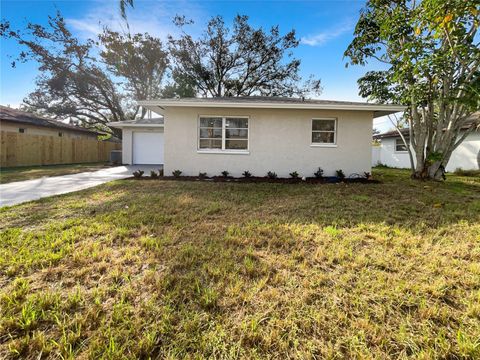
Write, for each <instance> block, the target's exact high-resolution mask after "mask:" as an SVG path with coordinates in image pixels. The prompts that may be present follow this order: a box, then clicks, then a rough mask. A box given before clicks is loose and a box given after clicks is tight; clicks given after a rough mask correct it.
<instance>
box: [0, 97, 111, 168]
mask: <svg viewBox="0 0 480 360" xmlns="http://www.w3.org/2000/svg"><path fill="white" fill-rule="evenodd" d="M99 135H102V134H100V133H97V132H96V131H92V130H89V129H85V128H82V127H79V126H74V125H70V124H65V123H63V122H60V121H56V120H52V119H48V118H45V117H41V116H38V115H35V114H32V113H29V112H26V111H21V110H17V109H12V108H9V107H6V106H0V166H1V167H17V166H35V165H57V164H73V163H88V162H98V161H107V160H109V158H110V153H111V151H112V150H118V149H120V142H119V141H118V139H117V141H115V140H113V139H109V140H99V139H98V136H99Z"/></svg>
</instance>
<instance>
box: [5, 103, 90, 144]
mask: <svg viewBox="0 0 480 360" xmlns="http://www.w3.org/2000/svg"><path fill="white" fill-rule="evenodd" d="M0 128H1V130H2V131H5V132H16V133H22V134H29V135H48V136H57V137H62V136H66V137H71V138H75V139H79V138H84V139H97V137H98V135H99V134H98V133H97V132H95V131H91V130H88V129H84V128H81V127H78V126H73V125H69V124H65V123H62V122H60V121H56V120H51V119H46V118H44V117H40V116H38V115H34V114H32V113H29V112H25V111H20V110H16V109H12V108H9V107H6V106H1V105H0Z"/></svg>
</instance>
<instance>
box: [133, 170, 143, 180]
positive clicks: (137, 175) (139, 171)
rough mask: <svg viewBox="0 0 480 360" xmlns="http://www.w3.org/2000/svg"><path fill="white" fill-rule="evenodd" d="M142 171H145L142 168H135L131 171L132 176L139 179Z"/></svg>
mask: <svg viewBox="0 0 480 360" xmlns="http://www.w3.org/2000/svg"><path fill="white" fill-rule="evenodd" d="M144 173H145V171H143V170H136V171H134V172H133V177H134V178H135V179H140V178H141V177H142V176H143V174H144Z"/></svg>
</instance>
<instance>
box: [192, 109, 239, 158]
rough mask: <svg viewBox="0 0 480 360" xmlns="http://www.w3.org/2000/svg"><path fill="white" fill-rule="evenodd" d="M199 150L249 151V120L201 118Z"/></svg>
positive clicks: (223, 117) (225, 117)
mask: <svg viewBox="0 0 480 360" xmlns="http://www.w3.org/2000/svg"><path fill="white" fill-rule="evenodd" d="M198 148H199V149H200V150H232V151H235V150H236V151H246V150H248V118H247V117H233V116H232V117H230V116H201V117H200V119H199V131H198Z"/></svg>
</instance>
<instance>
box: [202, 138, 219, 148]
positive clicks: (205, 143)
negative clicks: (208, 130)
mask: <svg viewBox="0 0 480 360" xmlns="http://www.w3.org/2000/svg"><path fill="white" fill-rule="evenodd" d="M221 148H222V140H210V139H200V149H221Z"/></svg>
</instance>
